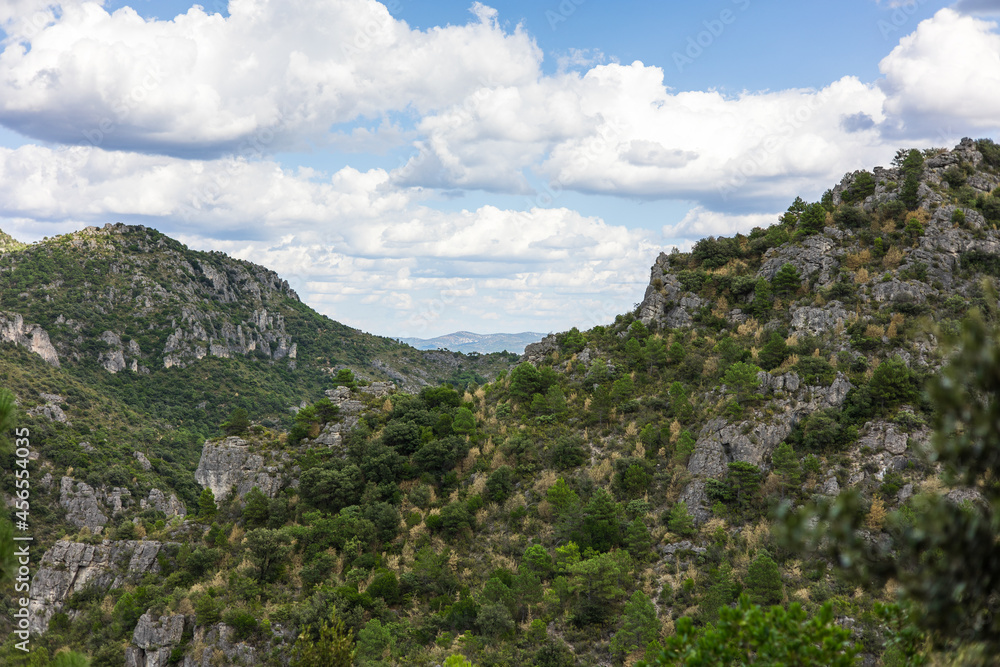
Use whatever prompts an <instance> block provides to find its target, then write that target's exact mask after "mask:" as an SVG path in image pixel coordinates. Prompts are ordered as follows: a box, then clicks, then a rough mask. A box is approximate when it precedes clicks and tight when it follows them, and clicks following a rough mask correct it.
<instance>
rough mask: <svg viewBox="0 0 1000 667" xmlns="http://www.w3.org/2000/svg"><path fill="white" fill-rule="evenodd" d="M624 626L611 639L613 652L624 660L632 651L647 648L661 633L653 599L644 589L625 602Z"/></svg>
mask: <svg viewBox="0 0 1000 667" xmlns="http://www.w3.org/2000/svg"><path fill="white" fill-rule="evenodd" d="M622 615H623V617H624V618H623V621H622V627H621V629H620V630H618V632H616V633H615V636H614V637H613V638H612V639H611V654H612V655H614V656H617V657H618V659H619V660H623V659H624V658H625V656H627V655H629V654H630V653H635V652H636V651H640V650H643V649H645V648H646V646H648V645H649V643H650V642H652V641H654V640H656V639H657V638H658V637H659V635H660V622H659V620H657V618H656V607H655V606H654V605H653V601H652V600H650V599H649V597H648V596H647V595H646V594H645V593H643V592H642V591H636V592H635V593H633V594H632V597H631V598H629V601H628V602H626V603H625V609H624V613H623V614H622Z"/></svg>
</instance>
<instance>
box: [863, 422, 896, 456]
mask: <svg viewBox="0 0 1000 667" xmlns="http://www.w3.org/2000/svg"><path fill="white" fill-rule="evenodd" d="M906 443H907V436H906V434H905V433H900V432H899V430H898V428H897V426H896V425H895V424H892V423H889V422H885V421H875V422H868V423H867V424H865V425H864V427H863V428H862V430H861V437H860V438H858V447H868V448H869V449H871V450H872V451H876V452H879V451H885V452H889V453H890V454H893V455H897V456H898V455H900V454H903V453H904V452H906Z"/></svg>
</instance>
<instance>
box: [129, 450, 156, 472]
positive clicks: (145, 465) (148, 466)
mask: <svg viewBox="0 0 1000 667" xmlns="http://www.w3.org/2000/svg"><path fill="white" fill-rule="evenodd" d="M132 456H134V457H135V460H136V461H138V462H139V467H140V468H142V469H143V470H146V471H149V470H152V469H153V464H152V463H150V462H149V459H147V458H146V455H145V454H143V453H142V452H138V451H136V452H132Z"/></svg>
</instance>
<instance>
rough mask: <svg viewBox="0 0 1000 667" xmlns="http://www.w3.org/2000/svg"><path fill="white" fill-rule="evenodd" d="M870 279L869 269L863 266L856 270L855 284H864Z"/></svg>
mask: <svg viewBox="0 0 1000 667" xmlns="http://www.w3.org/2000/svg"><path fill="white" fill-rule="evenodd" d="M868 279H869V275H868V269H866V268H864V267H861V268H860V269H858V270H857V271H855V272H854V284H855V285H863V284H865V283H866V282H868Z"/></svg>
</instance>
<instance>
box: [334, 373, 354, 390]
mask: <svg viewBox="0 0 1000 667" xmlns="http://www.w3.org/2000/svg"><path fill="white" fill-rule="evenodd" d="M333 386H334V387H347V388H348V389H352V390H353V389H357V387H358V382H357V379H355V377H354V372H353V371H351V369H350V368H341V369H340V370H339V371H337V375H335V376H334V378H333Z"/></svg>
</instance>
